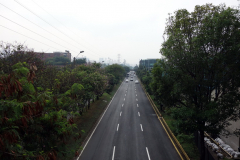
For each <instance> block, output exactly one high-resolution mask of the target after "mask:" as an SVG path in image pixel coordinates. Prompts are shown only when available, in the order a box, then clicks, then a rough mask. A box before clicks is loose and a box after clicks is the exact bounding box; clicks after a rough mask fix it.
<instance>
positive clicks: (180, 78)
mask: <svg viewBox="0 0 240 160" xmlns="http://www.w3.org/2000/svg"><path fill="white" fill-rule="evenodd" d="M239 13H240V12H239V10H237V9H233V8H229V7H228V8H227V7H226V6H225V5H219V6H214V5H212V4H206V5H203V6H196V7H195V9H194V11H193V12H191V13H189V12H188V11H187V10H185V9H182V10H178V11H176V12H175V13H174V16H170V17H169V18H168V20H167V27H166V30H165V35H166V37H167V40H166V41H165V42H164V43H163V44H162V49H161V50H160V53H161V54H162V55H163V56H164V61H163V62H162V64H163V67H162V68H160V73H161V74H160V75H158V77H156V73H157V70H158V69H156V67H158V66H157V65H156V66H155V69H153V73H154V76H155V79H156V80H158V79H159V80H160V82H161V84H160V86H159V88H160V89H159V90H160V91H161V92H162V93H161V94H162V95H164V97H167V100H168V101H170V100H172V102H171V103H169V104H171V105H172V109H171V111H172V115H173V116H174V118H176V119H177V120H178V125H179V128H180V129H182V130H184V131H185V132H193V131H194V130H198V131H199V132H200V136H201V137H200V138H201V160H203V159H204V157H205V152H204V149H203V148H204V139H203V138H204V131H206V132H208V133H211V134H218V133H219V132H220V131H221V130H222V129H223V128H225V127H226V126H228V125H229V123H228V122H229V121H230V120H236V119H237V118H239V116H238V113H237V112H238V111H239V100H240V93H239V86H240V85H239V82H240V81H239V80H240V79H239V78H240V77H239V76H240V73H239V69H237V68H239V67H240V66H239V64H240V63H239V62H240V54H239V50H240V30H239V28H240V16H239ZM163 73H164V74H163ZM169 82H170V83H169ZM155 83H156V81H155ZM153 86H154V87H156V84H154V85H153ZM167 86H168V87H169V88H167ZM169 89H171V90H169ZM155 90H156V89H155ZM165 91H166V92H165Z"/></svg>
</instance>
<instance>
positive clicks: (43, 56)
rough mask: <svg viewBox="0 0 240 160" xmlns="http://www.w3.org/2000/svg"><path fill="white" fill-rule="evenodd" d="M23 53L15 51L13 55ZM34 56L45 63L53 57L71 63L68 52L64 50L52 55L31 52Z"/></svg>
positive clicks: (22, 52)
mask: <svg viewBox="0 0 240 160" xmlns="http://www.w3.org/2000/svg"><path fill="white" fill-rule="evenodd" d="M24 53H25V52H24V51H16V52H15V54H24ZM31 53H33V54H35V55H37V57H38V58H40V59H41V60H43V61H45V60H46V59H48V58H53V57H66V58H68V59H69V60H70V61H71V53H70V52H69V51H68V50H65V52H53V53H42V52H31Z"/></svg>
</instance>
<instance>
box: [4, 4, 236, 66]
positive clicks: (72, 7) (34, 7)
mask: <svg viewBox="0 0 240 160" xmlns="http://www.w3.org/2000/svg"><path fill="white" fill-rule="evenodd" d="M206 3H212V4H214V5H219V4H221V3H225V4H226V5H227V6H230V7H237V6H238V5H239V1H237V0H181V1H179V0H164V1H163V0H0V41H3V42H9V43H13V42H15V41H17V42H18V43H24V44H25V45H27V46H28V47H29V48H33V49H34V51H36V52H48V53H51V52H54V51H65V50H69V51H70V52H71V53H72V56H73V57H74V56H77V55H78V53H79V52H80V51H82V50H83V51H84V53H83V54H81V55H80V56H79V57H82V56H86V57H87V58H90V59H91V60H96V61H97V62H98V61H99V58H110V59H113V60H117V59H118V54H120V58H121V59H120V60H121V62H123V60H124V59H125V60H126V62H127V63H129V64H131V65H136V64H139V60H140V59H147V58H160V57H161V55H160V54H159V50H160V48H161V43H162V42H163V38H162V35H163V32H164V28H165V23H166V18H168V13H173V12H174V11H176V10H178V9H183V8H184V9H187V10H188V11H193V10H194V6H195V5H203V4H206Z"/></svg>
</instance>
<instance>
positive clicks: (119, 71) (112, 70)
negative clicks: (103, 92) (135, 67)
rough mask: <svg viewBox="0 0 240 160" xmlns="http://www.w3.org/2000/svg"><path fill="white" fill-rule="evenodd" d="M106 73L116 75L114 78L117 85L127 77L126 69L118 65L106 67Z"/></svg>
mask: <svg viewBox="0 0 240 160" xmlns="http://www.w3.org/2000/svg"><path fill="white" fill-rule="evenodd" d="M105 72H106V73H109V74H112V75H114V77H115V79H116V84H117V83H118V82H119V81H120V80H121V79H122V78H123V77H124V75H125V69H124V68H123V67H122V66H120V65H118V64H112V65H109V66H107V67H105Z"/></svg>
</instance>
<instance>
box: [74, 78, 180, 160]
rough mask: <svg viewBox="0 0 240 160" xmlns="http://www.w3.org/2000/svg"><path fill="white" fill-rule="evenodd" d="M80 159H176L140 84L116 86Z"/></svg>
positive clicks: (130, 83)
mask: <svg viewBox="0 0 240 160" xmlns="http://www.w3.org/2000/svg"><path fill="white" fill-rule="evenodd" d="M135 79H136V78H135ZM78 158H79V159H80V160H113V159H114V160H150V159H151V160H178V159H180V157H179V155H178V153H177V152H176V150H175V148H174V147H173V145H172V143H171V141H170V139H169V137H168V136H167V134H166V133H165V131H164V129H163V127H162V126H161V123H160V122H159V121H158V119H157V116H156V115H155V112H154V110H153V109H152V107H151V104H150V102H149V101H148V99H147V97H146V95H145V93H144V91H143V89H142V88H141V85H140V84H135V83H134V81H129V82H128V83H126V82H125V81H124V82H123V83H122V85H121V86H120V87H119V89H118V91H117V93H116V94H115V97H113V99H112V101H111V103H110V105H109V106H108V109H107V110H106V112H105V114H104V116H103V117H102V119H101V121H100V122H99V124H98V125H97V127H96V129H95V131H94V133H93V134H92V136H91V138H90V139H89V141H88V143H87V144H86V146H85V147H84V150H83V152H82V153H81V154H80V156H79V157H78Z"/></svg>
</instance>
